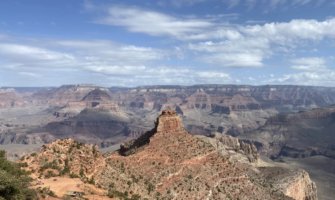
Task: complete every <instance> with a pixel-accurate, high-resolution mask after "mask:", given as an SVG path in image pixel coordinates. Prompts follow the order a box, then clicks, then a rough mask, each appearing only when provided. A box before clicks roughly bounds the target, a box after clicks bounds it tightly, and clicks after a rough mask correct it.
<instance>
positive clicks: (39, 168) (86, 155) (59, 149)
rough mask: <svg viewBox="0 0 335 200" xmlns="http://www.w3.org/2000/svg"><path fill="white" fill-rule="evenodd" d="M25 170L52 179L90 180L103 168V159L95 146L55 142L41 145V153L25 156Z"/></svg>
mask: <svg viewBox="0 0 335 200" xmlns="http://www.w3.org/2000/svg"><path fill="white" fill-rule="evenodd" d="M21 162H23V163H27V168H26V170H28V171H30V172H33V173H37V174H35V175H36V176H39V177H41V176H44V177H53V176H63V175H71V176H74V177H81V178H83V179H89V178H91V177H92V176H93V175H94V174H95V173H96V172H98V171H101V170H102V169H103V167H104V166H105V159H104V158H103V156H102V154H101V153H100V152H99V151H98V147H97V146H95V145H88V144H83V143H79V142H76V141H74V140H73V139H63V140H56V141H54V142H52V143H50V144H47V145H43V146H42V149H41V151H40V152H39V153H38V154H36V153H33V154H31V155H28V156H25V157H23V158H22V159H21Z"/></svg>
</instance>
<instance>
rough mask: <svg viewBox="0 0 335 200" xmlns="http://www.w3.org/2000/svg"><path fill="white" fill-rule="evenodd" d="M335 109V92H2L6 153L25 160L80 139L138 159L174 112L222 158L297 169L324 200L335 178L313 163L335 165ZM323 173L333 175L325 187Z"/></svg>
mask: <svg viewBox="0 0 335 200" xmlns="http://www.w3.org/2000/svg"><path fill="white" fill-rule="evenodd" d="M333 104H335V88H331V87H314V86H293V85H287V86H285V85H265V86H248V85H195V86H145V87H136V88H120V87H111V88H106V87H99V86H94V85H66V86H61V87H57V88H56V87H49V88H9V87H7V88H1V89H0V144H1V145H0V148H1V149H5V150H7V151H8V157H9V158H11V159H19V158H20V157H22V156H23V155H26V154H29V153H32V152H36V151H37V150H38V149H39V148H40V147H41V146H42V145H44V144H48V143H51V142H53V141H55V140H58V139H66V138H73V139H75V140H76V141H78V142H80V143H87V144H94V145H97V148H99V149H101V151H102V152H111V151H113V150H115V149H120V152H121V154H122V155H123V156H132V155H133V154H134V153H137V152H138V151H140V150H141V149H143V145H144V146H145V145H147V144H149V140H150V138H151V137H152V136H153V135H154V133H156V132H155V131H153V128H155V127H156V125H157V124H156V123H155V120H156V117H157V116H158V115H159V114H160V113H161V112H162V111H163V110H165V109H172V110H175V111H176V114H178V115H179V116H180V118H181V120H182V122H183V125H184V127H185V130H186V131H187V132H188V133H190V134H192V135H195V137H197V138H199V139H201V140H206V142H208V143H210V144H211V145H212V146H213V147H214V148H215V149H216V151H219V152H221V153H222V154H225V153H224V152H235V153H236V152H238V153H241V152H242V153H244V154H245V155H247V156H245V157H243V158H241V156H239V155H238V154H236V155H235V156H234V155H231V159H233V160H234V159H235V160H236V161H238V162H242V163H248V162H252V161H253V160H258V159H259V158H261V160H265V161H266V162H270V163H272V162H273V161H276V162H275V163H276V164H278V163H280V164H282V165H283V166H285V167H288V168H291V167H290V164H291V163H295V166H300V167H303V168H305V169H306V170H307V171H308V172H310V173H311V174H312V179H316V180H317V181H316V183H317V186H318V188H321V191H323V193H318V197H319V199H331V198H330V197H331V196H332V194H333V191H332V189H331V188H332V187H328V185H326V184H325V183H330V185H334V186H335V182H334V181H333V179H332V177H333V175H335V173H334V172H330V173H329V171H327V170H326V169H323V168H322V166H319V168H315V166H316V165H315V163H313V164H311V163H310V162H309V160H310V159H314V158H316V157H318V159H321V160H320V163H323V162H326V160H327V161H328V160H329V159H330V160H333V159H334V143H333V142H332V141H334V140H333V131H332V130H334V129H333V128H334V124H335V122H334V106H332V105H333ZM176 123H177V124H178V122H176ZM163 132H164V131H163ZM177 132H179V131H177ZM135 138H140V140H134V139H135ZM236 140H238V142H237V141H236ZM135 141H136V142H135ZM218 141H221V142H218ZM222 143H223V144H222ZM230 143H232V144H234V145H233V146H231V147H229V148H228V147H227V144H230ZM120 144H123V145H121V146H120ZM250 145H252V146H250ZM14 147H15V148H14ZM236 149H240V150H236ZM255 152H257V153H255ZM258 153H259V154H258ZM296 162H299V163H296ZM306 163H308V164H309V165H307V164H306ZM293 168H294V167H293ZM317 169H319V170H321V169H322V170H321V171H322V172H317ZM292 170H293V169H292ZM318 173H319V174H320V173H322V174H327V176H325V177H326V181H324V179H322V180H319V179H318V178H319V177H318ZM299 177H305V175H304V173H300V175H299ZM327 178H328V179H327ZM297 180H300V179H297ZM327 181H328V182H327ZM299 184H301V183H300V182H299V181H297V185H299ZM327 188H328V189H327Z"/></svg>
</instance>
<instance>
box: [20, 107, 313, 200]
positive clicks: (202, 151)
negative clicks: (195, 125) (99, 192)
mask: <svg viewBox="0 0 335 200" xmlns="http://www.w3.org/2000/svg"><path fill="white" fill-rule="evenodd" d="M212 139H213V138H212ZM215 140H216V141H218V142H219V143H220V144H221V145H223V146H225V148H226V149H224V148H222V149H218V148H217V147H216V146H215V145H213V141H211V140H210V141H207V140H206V139H202V138H198V137H196V136H192V135H190V134H189V133H188V132H187V131H186V130H185V129H184V128H183V124H182V121H181V119H180V118H179V117H178V115H177V114H176V112H174V111H172V110H165V111H163V112H162V114H161V115H160V116H159V118H158V119H157V122H156V126H155V128H154V129H153V130H152V131H150V132H148V133H146V135H145V137H142V138H141V137H140V138H138V139H137V140H135V141H133V142H132V143H131V144H130V145H129V146H126V145H125V146H124V147H123V148H124V150H125V151H122V148H121V150H120V151H117V152H114V153H109V154H106V155H105V157H103V156H102V155H101V154H100V153H99V152H98V151H97V149H96V147H95V146H93V145H84V144H81V143H77V142H75V141H73V140H72V139H66V140H57V141H55V142H54V143H51V144H49V145H45V146H44V147H43V148H42V150H41V153H39V154H34V155H33V154H32V155H30V156H27V157H25V158H23V159H22V161H21V162H25V163H27V164H28V167H27V169H28V170H30V171H33V172H35V173H37V174H38V176H43V177H46V178H47V177H49V176H67V175H69V174H70V175H71V176H76V177H77V176H78V177H81V178H82V179H83V180H86V181H90V182H91V183H92V184H94V185H96V186H97V187H99V188H102V189H104V190H106V191H108V196H109V197H112V198H116V199H123V198H125V197H127V198H134V199H145V198H146V199H156V198H160V199H274V200H275V199H278V200H285V199H287V200H289V199H296V200H300V199H304V200H307V199H308V200H314V199H316V188H315V185H314V184H313V183H312V182H311V181H310V179H309V177H308V174H306V172H304V173H302V174H299V173H297V172H296V171H292V172H290V173H288V172H287V171H286V170H287V169H285V168H281V167H264V168H258V167H257V166H256V165H253V164H252V163H253V162H255V160H253V159H250V158H254V159H259V158H258V157H257V153H256V152H255V147H254V146H253V145H251V144H247V143H244V142H243V141H239V140H238V139H234V138H232V137H230V136H221V137H217V138H216V139H215ZM224 151H234V153H233V154H231V153H224ZM129 152H130V153H129ZM237 154H240V157H246V158H248V159H246V160H244V161H241V160H240V159H234V158H232V157H234V156H237ZM277 169H279V170H277ZM297 174H298V175H297ZM91 180H94V181H91Z"/></svg>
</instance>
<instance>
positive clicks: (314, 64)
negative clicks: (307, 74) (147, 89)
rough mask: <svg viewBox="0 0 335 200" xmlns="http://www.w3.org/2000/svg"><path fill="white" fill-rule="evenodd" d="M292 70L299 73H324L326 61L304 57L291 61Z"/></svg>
mask: <svg viewBox="0 0 335 200" xmlns="http://www.w3.org/2000/svg"><path fill="white" fill-rule="evenodd" d="M291 63H292V66H291V67H292V68H293V69H296V70H301V71H313V72H317V71H324V70H327V67H326V61H325V59H324V58H319V57H304V58H298V59H293V60H291Z"/></svg>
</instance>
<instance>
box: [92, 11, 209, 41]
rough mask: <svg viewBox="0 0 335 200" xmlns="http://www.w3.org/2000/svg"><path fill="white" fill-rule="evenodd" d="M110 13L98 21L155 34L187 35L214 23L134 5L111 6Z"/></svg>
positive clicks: (132, 30) (133, 30)
mask: <svg viewBox="0 0 335 200" xmlns="http://www.w3.org/2000/svg"><path fill="white" fill-rule="evenodd" d="M107 13H108V15H107V16H105V17H104V18H102V19H100V20H98V21H97V22H98V23H101V24H106V25H113V26H122V27H125V28H127V29H128V30H129V31H131V32H138V33H146V34H149V35H153V36H173V37H185V36H187V35H188V34H192V33H196V32H199V31H201V30H204V29H206V28H209V27H211V26H213V24H212V23H211V22H209V21H206V20H200V19H186V18H185V19H181V18H176V17H173V16H170V15H166V14H163V13H159V12H155V11H148V10H143V9H139V8H133V7H120V6H118V7H110V8H109V9H108V12H107Z"/></svg>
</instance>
